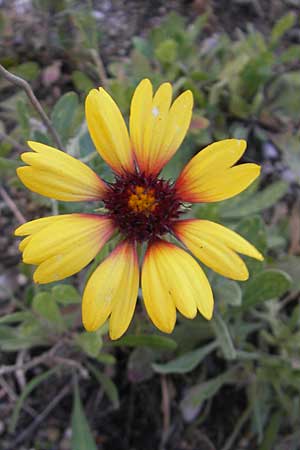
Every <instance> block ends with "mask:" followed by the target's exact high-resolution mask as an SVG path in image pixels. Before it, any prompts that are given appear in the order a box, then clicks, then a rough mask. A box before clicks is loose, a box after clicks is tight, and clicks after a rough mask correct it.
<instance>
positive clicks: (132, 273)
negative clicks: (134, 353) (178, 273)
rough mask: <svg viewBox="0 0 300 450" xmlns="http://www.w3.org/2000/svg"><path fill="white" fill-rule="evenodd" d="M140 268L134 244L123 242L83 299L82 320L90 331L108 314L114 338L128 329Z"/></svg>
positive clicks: (100, 323) (105, 318)
mask: <svg viewBox="0 0 300 450" xmlns="http://www.w3.org/2000/svg"><path fill="white" fill-rule="evenodd" d="M138 286H139V267H138V258H137V253H136V249H135V246H134V245H132V244H130V243H129V242H126V241H125V242H123V243H121V244H120V245H119V246H118V247H117V248H116V249H115V250H114V251H113V252H112V253H111V254H110V255H109V256H108V257H107V258H106V259H105V260H104V261H103V262H102V263H101V264H100V266H99V267H98V268H97V269H96V270H95V272H94V273H93V274H92V275H91V277H90V279H89V280H88V282H87V285H86V287H85V290H84V294H83V301H82V321H83V325H84V327H85V328H86V330H87V331H95V330H97V329H98V328H99V327H100V326H101V325H103V323H104V322H105V321H106V320H107V318H108V317H109V315H110V314H111V317H110V322H109V333H110V337H111V339H118V338H119V337H120V336H121V335H122V334H123V333H125V331H126V330H127V328H128V326H129V324H130V322H131V319H132V316H133V313H134V309H135V305H136V300H137V295H138Z"/></svg>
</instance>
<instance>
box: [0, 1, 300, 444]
mask: <svg viewBox="0 0 300 450" xmlns="http://www.w3.org/2000/svg"><path fill="white" fill-rule="evenodd" d="M299 13H300V1H299V0H232V1H225V0H194V1H187V0H186V1H184V0H169V1H161V0H153V1H146V0H145V1H142V0H127V1H126V0H102V1H101V0H94V1H92V0H91V1H87V0H86V1H83V0H82V1H75V0H0V64H1V65H3V66H4V67H5V68H6V69H7V70H9V71H10V72H12V73H13V74H15V75H17V76H19V77H22V78H23V79H25V80H27V81H28V83H29V84H30V86H31V88H32V89H33V91H34V92H35V95H36V96H37V98H38V99H39V101H40V102H41V104H42V105H43V108H44V109H45V111H46V112H47V114H48V115H49V117H50V118H51V121H52V124H53V126H54V128H55V130H56V131H57V133H58V135H59V137H60V139H61V141H62V144H63V150H65V151H67V152H68V153H70V154H71V155H74V156H76V157H78V158H80V159H81V160H82V161H84V162H86V163H87V164H89V165H90V167H92V168H93V169H94V170H95V171H97V172H98V173H99V174H100V175H101V176H102V177H104V178H106V179H108V178H109V177H110V173H109V171H108V169H107V166H105V165H104V164H103V162H102V161H101V159H100V158H99V157H98V154H97V153H96V152H95V149H94V147H93V144H92V142H91V140H90V138H89V135H88V133H87V127H86V124H85V121H84V99H85V96H86V94H87V92H88V91H89V90H90V89H91V88H93V87H97V86H100V85H101V86H103V87H105V89H107V90H108V91H109V92H110V93H111V95H112V96H113V98H114V99H115V101H116V102H117V103H118V105H119V106H120V108H121V110H122V112H123V113H124V115H125V117H127V118H128V112H129V105H130V98H131V95H132V93H133V90H134V88H135V87H136V85H137V84H138V82H139V81H140V80H141V79H142V78H144V77H148V78H150V79H151V80H152V82H153V83H154V85H155V86H156V87H157V86H158V85H159V84H160V83H161V82H163V81H170V82H171V83H172V84H173V86H174V91H175V94H176V95H177V94H178V93H180V92H181V91H183V90H185V89H191V90H192V91H193V94H194V98H195V108H194V115H193V120H192V124H191V127H190V130H189V133H188V136H187V138H186V139H185V141H184V144H183V145H182V146H181V149H180V151H179V152H177V155H176V156H175V158H173V160H172V162H171V163H169V164H168V166H167V167H166V168H165V169H164V173H163V176H164V177H167V178H175V177H176V175H177V174H178V172H179V170H180V169H181V168H182V167H183V164H184V163H185V162H187V161H188V160H189V159H190V158H191V157H192V156H193V155H194V154H195V153H196V152H197V151H198V150H199V149H201V148H203V147H204V146H205V145H207V144H209V143H211V142H212V141H215V140H220V139H225V138H228V137H235V138H243V139H247V141H248V150H247V152H246V156H245V158H244V161H255V162H258V163H260V164H261V165H262V176H261V177H260V180H259V182H257V183H256V184H255V185H252V186H251V187H250V188H248V189H247V190H246V191H245V192H244V193H242V194H240V195H239V196H238V197H236V198H234V199H232V200H227V201H225V202H221V203H213V204H201V205H196V206H194V207H193V208H194V211H193V213H194V215H195V216H196V217H198V218H206V219H210V220H214V221H217V222H219V223H223V224H224V225H227V226H229V227H231V228H232V229H235V230H236V231H238V232H239V233H240V234H242V235H243V236H244V237H246V238H247V239H248V240H249V241H250V242H252V243H253V244H254V245H256V246H257V248H258V249H259V250H260V251H261V252H263V253H264V254H265V256H266V259H265V261H264V263H263V264H262V263H259V262H256V261H253V260H250V259H248V258H246V259H247V261H246V262H247V265H248V267H249V268H250V272H251V275H250V278H249V280H248V281H247V282H241V283H239V282H235V281H231V280H227V279H224V278H222V277H221V276H218V275H216V274H213V273H212V272H210V271H209V270H207V271H206V272H207V274H208V277H209V279H210V281H211V283H212V286H213V290H214V296H215V299H216V308H215V315H214V318H213V320H212V321H211V322H209V323H208V322H206V321H204V320H203V319H202V318H201V317H200V316H199V317H197V318H196V319H195V320H193V321H188V320H184V319H183V318H182V317H178V322H177V325H176V328H175V331H174V332H173V334H172V335H170V336H169V335H168V336H167V335H163V334H161V333H159V332H158V331H157V330H155V329H154V327H153V326H152V324H151V323H150V321H149V320H148V319H147V317H146V315H145V313H144V310H143V306H142V301H139V305H138V308H137V311H136V314H135V318H134V321H133V323H132V325H131V327H130V329H129V330H128V332H127V333H126V335H125V336H124V337H123V338H121V339H120V340H118V341H115V342H111V341H110V340H109V339H108V337H107V327H106V326H104V327H102V328H101V329H100V330H98V331H97V332H95V333H86V332H85V331H84V330H83V328H82V325H81V314H80V302H81V293H82V290H83V287H84V285H85V282H86V279H87V277H88V276H89V274H90V273H91V270H93V269H94V267H95V266H96V265H97V263H98V262H99V261H100V260H101V259H102V258H103V257H104V256H105V255H106V254H108V253H109V251H110V250H111V249H110V246H109V244H108V245H107V246H106V247H105V248H104V249H103V251H102V252H101V254H100V255H99V256H97V258H96V261H95V262H93V263H92V264H91V265H90V266H89V267H88V268H87V269H86V270H85V271H82V272H81V273H80V274H79V275H77V276H74V277H71V278H69V279H67V280H64V281H63V282H60V283H53V284H51V285H43V286H42V287H41V286H39V287H38V286H36V285H34V283H33V282H32V267H31V266H25V265H23V264H22V262H21V257H20V252H19V250H18V243H19V241H18V239H16V238H14V237H13V231H14V229H15V228H16V227H17V226H18V225H19V224H20V223H22V222H23V221H25V220H31V219H34V218H38V217H42V216H45V215H51V214H57V213H66V212H67V213H68V212H75V211H81V212H82V211H89V209H88V205H85V204H75V206H74V204H67V203H63V202H59V203H58V202H56V201H51V200H49V199H47V198H44V197H41V196H39V195H36V194H33V193H31V192H29V191H28V190H27V189H26V188H24V187H23V186H22V185H21V183H20V181H18V179H17V177H16V174H15V169H16V167H18V166H19V165H20V164H21V162H20V159H19V154H20V153H21V152H22V151H24V150H26V140H29V139H31V140H38V141H40V142H44V143H49V144H50V145H53V141H52V138H51V136H50V135H49V134H48V133H47V129H46V128H45V126H44V124H43V122H42V121H41V118H40V116H39V115H38V114H37V112H36V110H35V109H34V108H33V107H32V105H31V103H30V102H29V100H28V97H27V95H26V93H25V92H24V90H23V89H22V88H20V87H17V86H16V85H14V84H12V83H11V82H9V81H8V80H7V79H5V78H4V77H2V76H1V74H0V230H1V233H0V316H1V317H0V349H1V353H0V449H1V450H16V449H18V450H19V449H20V450H29V449H35V450H97V449H98V450H101V449H105V450H116V449H118V450H123V449H124V450H129V449H130V450H141V449H143V450H154V449H157V450H171V449H172V450H231V449H232V450H233V449H234V450H244V449H247V450H250V449H251V450H252V449H258V450H297V449H300V444H299V443H300V427H299V417H300V308H299V299H300V297H299V292H300V197H299V183H300V131H299V125H300V119H299V117H300V115H299V111H300V21H299Z"/></svg>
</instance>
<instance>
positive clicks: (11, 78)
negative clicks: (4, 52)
mask: <svg viewBox="0 0 300 450" xmlns="http://www.w3.org/2000/svg"><path fill="white" fill-rule="evenodd" d="M0 74H1V75H3V76H4V78H5V79H6V80H8V81H9V82H10V83H12V84H14V85H15V86H18V87H20V88H21V89H23V90H24V91H25V93H26V95H27V97H28V98H29V100H30V102H31V104H32V106H33V107H34V108H35V110H36V111H37V112H38V114H39V115H40V117H41V119H42V121H43V123H44V125H45V127H46V128H47V130H48V132H49V134H50V135H51V136H52V139H53V141H54V142H55V145H56V146H57V147H58V148H60V149H62V148H63V146H62V143H61V141H60V138H59V136H58V134H57V133H56V131H55V129H54V127H53V125H52V123H51V121H50V119H49V117H48V116H47V114H46V113H45V111H44V109H43V108H42V105H41V104H40V102H39V101H38V99H37V98H36V96H35V94H34V92H33V90H32V89H31V87H30V84H29V83H28V82H27V81H26V80H23V78H21V77H17V76H16V75H13V74H12V73H10V72H9V71H8V70H6V69H5V68H4V67H3V66H2V65H1V64H0Z"/></svg>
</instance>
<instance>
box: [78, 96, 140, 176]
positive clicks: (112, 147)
mask: <svg viewBox="0 0 300 450" xmlns="http://www.w3.org/2000/svg"><path fill="white" fill-rule="evenodd" d="M85 112H86V121H87V125H88V129H89V132H90V135H91V137H92V140H93V142H94V145H95V147H96V149H97V150H98V152H99V154H100V155H101V156H102V158H103V159H104V161H106V162H107V164H109V165H110V166H111V168H112V169H113V170H114V171H115V172H116V173H120V174H121V173H123V172H124V171H129V172H132V171H133V169H134V159H133V153H132V150H131V146H130V140H129V136H128V131H127V128H126V124H125V122H124V119H123V117H122V114H121V112H120V110H119V108H118V106H117V105H116V103H115V102H114V100H113V99H112V98H111V96H110V95H109V94H108V93H107V92H106V91H105V90H104V89H103V88H99V89H98V90H97V89H92V90H91V91H90V92H89V94H88V96H87V98H86V101H85Z"/></svg>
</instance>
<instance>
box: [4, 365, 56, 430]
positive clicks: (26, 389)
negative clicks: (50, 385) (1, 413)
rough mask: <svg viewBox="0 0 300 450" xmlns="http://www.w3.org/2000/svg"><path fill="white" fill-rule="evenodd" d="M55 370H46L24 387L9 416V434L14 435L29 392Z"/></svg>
mask: <svg viewBox="0 0 300 450" xmlns="http://www.w3.org/2000/svg"><path fill="white" fill-rule="evenodd" d="M56 370H57V367H54V368H53V369H50V370H47V371H46V372H43V373H42V374H41V375H38V376H36V377H34V378H33V379H32V380H30V382H29V383H28V384H26V386H25V387H24V389H23V391H22V393H21V395H20V396H19V398H18V400H17V402H16V404H15V406H14V409H13V413H12V415H11V419H10V423H9V432H10V433H14V432H15V429H16V425H17V422H18V419H19V415H20V412H21V409H22V406H23V404H24V402H25V400H26V398H27V397H28V396H29V395H30V394H31V392H32V391H33V390H34V389H35V388H36V387H37V386H38V385H39V384H40V383H42V382H43V381H44V380H46V379H47V378H49V377H50V376H51V375H52V374H53V373H54V372H55V371H56Z"/></svg>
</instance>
